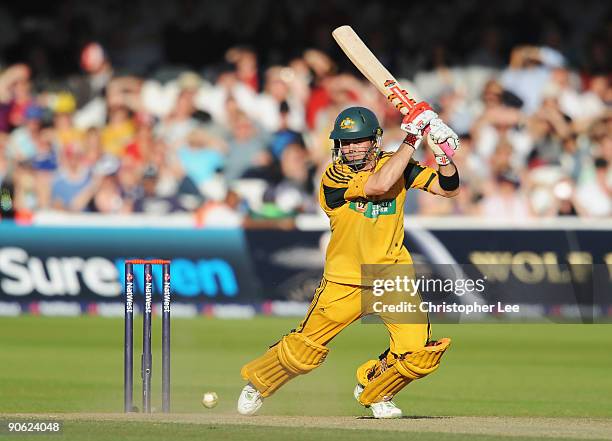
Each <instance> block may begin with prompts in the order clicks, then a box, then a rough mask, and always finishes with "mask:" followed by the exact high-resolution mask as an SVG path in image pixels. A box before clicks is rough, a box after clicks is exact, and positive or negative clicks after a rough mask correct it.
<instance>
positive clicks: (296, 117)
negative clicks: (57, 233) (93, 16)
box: [0, 31, 612, 228]
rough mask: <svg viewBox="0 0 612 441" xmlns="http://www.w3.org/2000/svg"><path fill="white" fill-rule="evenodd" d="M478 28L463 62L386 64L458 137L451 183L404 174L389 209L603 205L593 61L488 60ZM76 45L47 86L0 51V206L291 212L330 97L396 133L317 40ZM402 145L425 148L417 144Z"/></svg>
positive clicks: (559, 209)
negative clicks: (276, 55) (406, 183)
mask: <svg viewBox="0 0 612 441" xmlns="http://www.w3.org/2000/svg"><path fill="white" fill-rule="evenodd" d="M485 36H487V38H489V39H490V41H489V40H485V41H484V42H483V44H482V45H481V46H479V47H475V48H474V50H473V52H472V53H469V54H466V57H465V58H466V60H467V63H464V64H461V65H459V64H458V65H452V64H447V63H446V62H443V61H441V62H440V63H438V64H434V65H432V66H430V67H429V68H425V67H423V68H422V69H420V70H418V71H416V72H414V73H413V74H411V75H409V77H408V78H405V79H403V80H402V83H403V84H404V85H405V86H406V87H407V88H409V89H410V90H411V91H413V92H414V93H415V94H416V95H417V96H418V97H419V98H420V99H424V100H427V101H428V102H430V103H431V104H432V105H433V106H434V108H435V109H436V111H437V112H438V113H439V114H440V116H441V117H442V118H443V119H444V120H445V121H446V122H448V123H449V125H450V126H451V127H452V128H453V129H454V130H455V131H456V132H457V133H459V134H460V140H461V149H460V151H459V152H458V154H457V155H456V159H455V161H456V163H457V166H458V168H459V171H460V176H461V182H462V187H461V192H460V194H459V196H458V197H457V198H455V199H443V198H436V197H434V196H431V195H429V194H427V193H424V192H419V191H414V192H412V193H411V194H410V195H409V198H408V205H407V207H406V211H407V213H409V214H418V215H427V216H445V215H469V216H479V217H485V218H498V219H517V220H521V219H528V218H540V217H542V218H543V217H555V216H581V217H585V218H595V217H599V218H602V217H608V218H609V217H612V109H611V107H610V105H611V103H612V86H611V83H610V71H609V70H606V69H607V66H606V64H605V62H604V61H602V62H600V63H599V65H600V66H599V68H593V69H590V70H589V69H581V68H578V67H576V65H575V64H574V65H573V64H572V63H571V62H570V57H568V55H567V54H565V53H563V51H562V50H561V48H555V47H552V46H550V45H518V46H515V47H513V48H512V49H511V51H510V54H509V57H507V58H508V59H507V60H502V59H501V55H500V52H499V51H496V50H495V49H494V48H495V41H494V40H495V39H496V38H497V37H496V36H498V35H497V34H496V33H495V32H493V31H491V32H490V33H486V32H485ZM604 49H605V46H604ZM608 49H609V47H608ZM593 51H594V53H595V54H596V53H597V48H594V49H593ZM608 55H609V53H608ZM201 56H202V57H205V51H203V52H202V55H201ZM441 56H442V55H441ZM603 57H604V58H605V57H606V55H605V54H604V55H603ZM592 60H593V61H597V60H598V59H597V57H595V58H593V59H592ZM79 61H80V67H81V72H79V73H76V72H75V73H74V74H71V75H65V77H62V81H60V82H56V83H54V84H53V86H48V87H41V85H40V84H41V83H39V82H38V81H37V77H36V71H35V69H34V68H33V66H31V65H29V64H26V63H15V64H8V65H4V66H1V69H0V216H2V217H3V218H11V217H16V218H19V219H22V220H27V219H28V218H30V217H31V216H32V214H34V213H38V212H42V211H50V210H56V211H63V212H71V213H81V212H93V213H101V214H125V213H148V214H157V215H166V214H171V213H179V212H189V213H194V214H195V216H196V217H197V219H198V223H199V224H200V225H202V226H214V225H226V226H227V225H244V226H246V227H252V228H257V227H269V226H276V227H281V228H291V227H292V225H293V219H294V217H295V216H296V215H297V214H299V213H319V208H318V185H319V178H320V175H321V173H322V171H323V169H324V168H325V166H326V165H327V164H328V163H329V161H330V160H331V142H330V141H329V139H328V137H329V132H330V130H331V127H332V124H333V121H334V118H335V116H336V115H337V114H338V113H339V112H340V111H341V110H342V109H344V108H346V107H348V106H351V105H363V106H366V107H369V108H371V109H372V110H373V111H374V112H375V113H376V114H377V115H378V117H379V120H380V121H381V124H382V126H383V129H384V135H383V144H384V149H385V150H394V149H396V148H397V147H398V145H399V144H400V142H401V140H402V137H403V135H402V132H401V130H400V129H399V123H400V115H399V114H398V112H397V111H396V110H395V109H394V108H393V107H392V106H390V105H389V104H388V103H387V102H386V99H385V98H384V97H382V96H381V95H380V94H379V93H378V92H377V91H376V90H375V89H374V88H373V87H372V86H371V85H370V84H369V83H367V81H365V80H364V79H363V78H362V77H360V76H359V74H358V73H356V72H355V71H352V70H349V69H345V68H342V67H340V68H339V66H338V63H337V61H336V60H335V58H332V57H330V55H329V54H328V53H326V52H325V51H322V50H319V49H306V50H303V51H301V52H300V53H299V54H297V55H295V56H293V57H292V58H291V59H290V60H287V61H286V62H284V63H279V64H274V63H266V64H263V63H262V61H261V59H260V57H259V53H258V52H257V51H256V50H254V49H253V48H250V47H245V46H234V47H231V48H229V49H227V51H226V52H225V53H224V61H225V63H224V64H223V67H222V68H220V69H216V70H215V72H214V74H212V75H210V74H203V72H202V71H201V70H198V69H195V68H192V69H184V68H176V69H174V68H166V69H163V70H158V71H157V72H155V73H148V74H142V75H134V74H125V73H122V72H120V71H119V69H117V68H116V66H115V65H114V63H113V59H112V57H110V56H109V52H108V51H107V50H106V49H105V47H103V46H102V45H101V44H100V43H97V42H90V43H88V44H86V45H85V46H84V47H83V49H82V51H81V53H80V59H79ZM403 62H404V63H409V62H410V56H406V57H404V61H403ZM417 159H418V160H419V161H421V162H422V163H425V164H427V165H431V166H435V162H434V161H433V157H432V156H431V154H430V153H429V152H428V151H427V149H425V148H422V149H419V150H418V151H417Z"/></svg>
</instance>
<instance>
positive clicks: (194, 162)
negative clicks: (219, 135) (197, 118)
mask: <svg viewBox="0 0 612 441" xmlns="http://www.w3.org/2000/svg"><path fill="white" fill-rule="evenodd" d="M226 148H227V146H226V144H225V142H224V141H223V140H222V139H216V138H214V137H213V136H211V135H210V134H209V133H208V132H207V131H206V130H204V129H195V130H193V131H192V132H191V133H190V134H189V135H188V136H187V144H186V145H184V146H182V147H180V148H179V149H178V151H177V155H178V158H179V163H180V164H181V166H182V167H183V169H184V170H185V173H186V175H187V176H188V177H189V178H190V179H191V180H192V181H193V182H194V183H195V184H196V185H197V186H198V187H202V186H203V185H205V184H206V183H207V182H208V181H209V180H210V179H212V178H213V177H214V176H215V174H216V173H217V172H220V171H221V170H222V169H223V166H224V163H225V159H224V156H223V154H224V153H225V151H226Z"/></svg>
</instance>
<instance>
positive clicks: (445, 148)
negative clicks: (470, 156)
mask: <svg viewBox="0 0 612 441" xmlns="http://www.w3.org/2000/svg"><path fill="white" fill-rule="evenodd" d="M430 130H431V127H429V126H427V127H425V128H424V129H423V132H424V133H425V135H428V134H429V131H430ZM438 146H440V148H441V149H442V151H443V152H444V153H445V154H446V156H448V157H449V158H452V157H453V156H454V155H455V151H454V150H453V149H452V148H451V146H450V145H448V142H446V141H444V142H441V143H440V144H438Z"/></svg>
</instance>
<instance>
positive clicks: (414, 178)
mask: <svg viewBox="0 0 612 441" xmlns="http://www.w3.org/2000/svg"><path fill="white" fill-rule="evenodd" d="M437 176H438V173H437V172H436V171H435V170H434V169H433V168H431V167H428V166H426V165H422V164H420V163H418V162H417V161H410V162H409V163H408V165H407V166H406V169H405V170H404V186H405V187H406V189H408V188H418V189H420V190H424V191H430V190H429V189H430V188H431V183H432V182H433V180H434V179H435V178H436V177H437Z"/></svg>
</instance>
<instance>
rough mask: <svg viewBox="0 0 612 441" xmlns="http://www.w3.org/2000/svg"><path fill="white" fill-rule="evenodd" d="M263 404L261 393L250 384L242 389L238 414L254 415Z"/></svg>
mask: <svg viewBox="0 0 612 441" xmlns="http://www.w3.org/2000/svg"><path fill="white" fill-rule="evenodd" d="M262 404H263V398H262V396H261V394H260V393H259V391H258V390H257V389H255V388H254V387H253V385H252V384H251V383H248V384H247V385H246V386H244V387H243V388H242V392H240V397H238V413H239V414H241V415H253V414H255V412H257V411H258V410H259V408H260V407H261V405H262Z"/></svg>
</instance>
